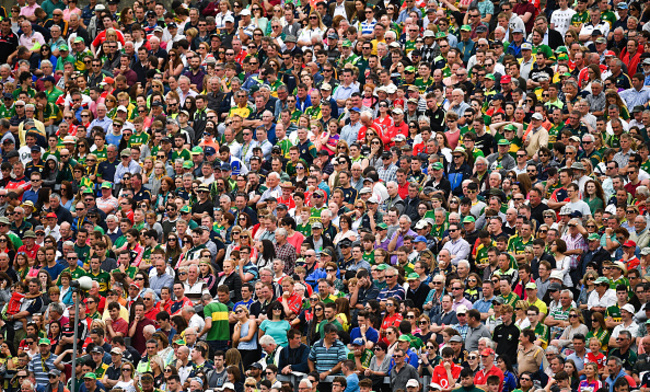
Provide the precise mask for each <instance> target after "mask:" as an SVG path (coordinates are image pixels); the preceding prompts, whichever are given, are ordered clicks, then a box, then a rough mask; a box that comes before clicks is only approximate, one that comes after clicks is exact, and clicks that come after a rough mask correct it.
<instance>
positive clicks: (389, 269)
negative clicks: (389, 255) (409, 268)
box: [384, 267, 397, 273]
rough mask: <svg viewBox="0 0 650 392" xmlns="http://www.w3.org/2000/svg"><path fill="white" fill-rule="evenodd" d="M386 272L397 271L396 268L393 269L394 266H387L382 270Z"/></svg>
mask: <svg viewBox="0 0 650 392" xmlns="http://www.w3.org/2000/svg"><path fill="white" fill-rule="evenodd" d="M386 272H390V273H397V269H395V267H388V268H386V269H385V270H384V273H386Z"/></svg>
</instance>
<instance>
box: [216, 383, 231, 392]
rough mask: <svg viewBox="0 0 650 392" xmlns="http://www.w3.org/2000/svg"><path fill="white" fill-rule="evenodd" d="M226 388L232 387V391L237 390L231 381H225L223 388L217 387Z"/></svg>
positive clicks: (220, 389)
mask: <svg viewBox="0 0 650 392" xmlns="http://www.w3.org/2000/svg"><path fill="white" fill-rule="evenodd" d="M225 389H230V390H232V391H234V390H235V385H234V384H233V383H231V382H225V383H223V386H222V387H221V388H217V391H223V390H225Z"/></svg>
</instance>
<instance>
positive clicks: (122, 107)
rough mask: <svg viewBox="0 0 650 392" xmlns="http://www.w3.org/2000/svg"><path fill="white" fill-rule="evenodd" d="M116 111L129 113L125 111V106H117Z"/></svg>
mask: <svg viewBox="0 0 650 392" xmlns="http://www.w3.org/2000/svg"><path fill="white" fill-rule="evenodd" d="M117 111H118V112H124V113H128V112H129V111H128V110H127V109H126V106H124V105H120V106H118V107H117Z"/></svg>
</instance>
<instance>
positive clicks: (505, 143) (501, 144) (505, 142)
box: [497, 139, 510, 146]
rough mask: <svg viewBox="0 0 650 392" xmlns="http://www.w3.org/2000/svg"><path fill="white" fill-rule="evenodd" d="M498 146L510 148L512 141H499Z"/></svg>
mask: <svg viewBox="0 0 650 392" xmlns="http://www.w3.org/2000/svg"><path fill="white" fill-rule="evenodd" d="M497 145H499V146H509V145H510V141H508V139H501V140H499V143H497Z"/></svg>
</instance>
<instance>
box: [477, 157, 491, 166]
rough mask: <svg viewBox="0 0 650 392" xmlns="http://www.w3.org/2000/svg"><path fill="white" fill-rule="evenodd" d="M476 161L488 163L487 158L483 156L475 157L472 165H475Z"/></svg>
mask: <svg viewBox="0 0 650 392" xmlns="http://www.w3.org/2000/svg"><path fill="white" fill-rule="evenodd" d="M477 163H485V164H486V165H487V164H488V160H487V158H485V157H478V158H476V160H475V161H474V165H476V164H477Z"/></svg>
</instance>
